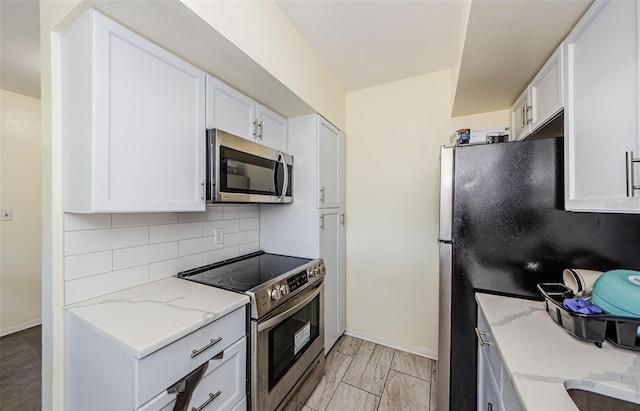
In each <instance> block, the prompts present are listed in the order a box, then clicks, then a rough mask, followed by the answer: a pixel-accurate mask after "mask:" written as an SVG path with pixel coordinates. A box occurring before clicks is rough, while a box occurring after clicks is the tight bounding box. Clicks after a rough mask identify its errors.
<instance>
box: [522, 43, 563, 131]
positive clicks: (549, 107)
mask: <svg viewBox="0 0 640 411" xmlns="http://www.w3.org/2000/svg"><path fill="white" fill-rule="evenodd" d="M562 64H563V59H562V46H560V47H558V48H557V49H556V51H555V52H554V53H553V54H552V55H551V57H549V59H548V60H547V62H546V63H545V65H544V66H543V67H542V69H541V70H540V71H539V72H538V74H537V75H536V76H535V77H534V79H533V80H532V81H531V84H529V86H527V88H526V89H525V90H524V91H523V93H522V94H521V95H520V97H518V99H517V100H516V102H515V104H514V105H513V107H512V108H511V130H512V133H511V134H512V136H513V140H522V139H523V138H525V137H527V136H528V135H529V134H531V133H532V132H534V131H536V130H538V129H539V128H540V127H542V126H543V125H545V124H546V123H547V122H548V121H549V120H551V119H552V118H554V117H555V116H556V114H558V113H559V112H560V111H561V110H562V108H563V107H564V97H563V96H564V94H563V88H564V86H563V84H564V83H563V81H564V78H563V70H562Z"/></svg>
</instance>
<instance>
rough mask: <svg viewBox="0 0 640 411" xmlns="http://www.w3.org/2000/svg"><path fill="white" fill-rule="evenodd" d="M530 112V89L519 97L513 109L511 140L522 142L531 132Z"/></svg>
mask: <svg viewBox="0 0 640 411" xmlns="http://www.w3.org/2000/svg"><path fill="white" fill-rule="evenodd" d="M528 110H529V88H528V87H527V88H526V89H525V90H524V92H523V93H522V94H521V95H520V97H518V99H517V100H516V102H515V103H514V105H513V107H512V108H511V130H512V133H511V136H512V137H511V139H512V140H522V139H523V138H525V137H526V136H527V135H529V133H530V131H531V127H530V124H529V117H528Z"/></svg>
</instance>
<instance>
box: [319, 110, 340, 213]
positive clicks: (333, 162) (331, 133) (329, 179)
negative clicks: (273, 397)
mask: <svg viewBox="0 0 640 411" xmlns="http://www.w3.org/2000/svg"><path fill="white" fill-rule="evenodd" d="M343 155H344V135H343V134H342V133H341V132H340V131H339V130H338V129H337V128H335V127H334V126H333V125H331V124H330V123H329V122H328V121H326V120H325V119H323V118H322V117H320V121H319V122H318V190H319V192H318V208H335V207H340V206H341V205H342V201H343V200H342V181H343V173H344V171H343V170H342V164H341V163H342V160H341V159H342V156H343Z"/></svg>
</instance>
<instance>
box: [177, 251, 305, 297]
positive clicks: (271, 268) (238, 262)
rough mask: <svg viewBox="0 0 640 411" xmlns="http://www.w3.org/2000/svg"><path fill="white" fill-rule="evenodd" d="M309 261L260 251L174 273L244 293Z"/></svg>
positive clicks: (180, 276) (186, 278) (191, 279)
mask: <svg viewBox="0 0 640 411" xmlns="http://www.w3.org/2000/svg"><path fill="white" fill-rule="evenodd" d="M310 261H312V260H311V259H308V258H300V257H290V256H286V255H278V254H268V253H265V252H264V251H258V252H256V253H252V254H247V255H243V256H240V257H236V258H233V259H230V260H225V261H221V262H219V263H215V264H210V265H206V266H203V267H198V268H194V269H191V270H187V271H182V272H180V273H178V278H183V279H185V280H190V281H195V282H198V283H202V284H207V285H211V286H214V287H219V288H224V289H227V290H231V291H237V292H242V293H244V292H245V291H249V290H252V289H254V288H256V287H258V286H259V285H260V284H262V283H265V282H267V281H270V280H272V279H274V278H277V277H279V276H281V275H283V274H286V273H288V272H290V271H292V270H295V269H296V268H298V267H301V266H303V265H305V264H307V263H309V262H310Z"/></svg>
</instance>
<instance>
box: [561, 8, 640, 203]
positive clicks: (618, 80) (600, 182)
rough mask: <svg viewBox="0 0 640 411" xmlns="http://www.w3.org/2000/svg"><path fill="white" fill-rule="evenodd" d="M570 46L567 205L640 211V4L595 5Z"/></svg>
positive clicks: (567, 65) (567, 45)
mask: <svg viewBox="0 0 640 411" xmlns="http://www.w3.org/2000/svg"><path fill="white" fill-rule="evenodd" d="M564 47H565V49H564V58H565V63H564V66H565V72H566V73H565V75H566V78H567V83H568V84H567V87H566V91H565V92H566V95H565V101H566V108H565V207H566V209H567V210H574V211H580V210H582V211H605V212H606V211H612V212H633V213H637V212H640V192H639V191H637V190H635V189H634V188H633V186H635V185H637V184H638V182H639V181H640V180H639V179H638V172H637V169H638V166H637V165H635V163H634V162H633V161H631V160H633V157H638V156H640V149H639V140H638V119H639V117H638V84H639V83H638V4H637V3H636V2H632V1H631V2H629V1H611V2H607V1H603V2H596V3H594V5H593V6H592V7H591V8H590V9H589V10H588V11H587V13H586V14H585V16H584V17H583V18H582V19H581V20H580V22H579V23H578V24H577V25H576V27H575V28H574V29H573V31H572V32H571V33H570V34H569V36H568V37H567V40H566V41H565V45H564ZM631 153H633V157H631ZM628 159H629V161H628Z"/></svg>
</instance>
